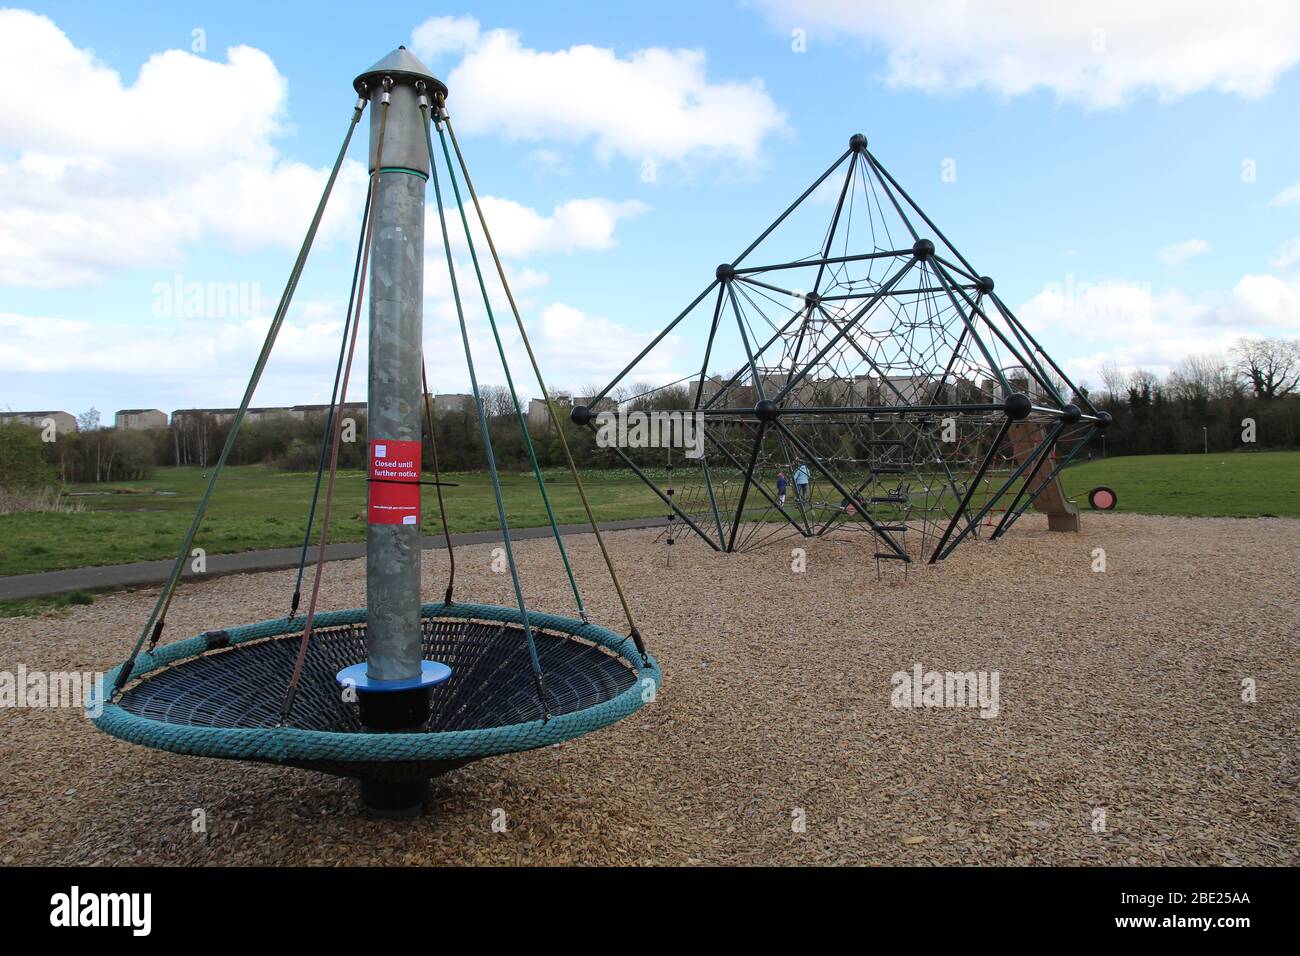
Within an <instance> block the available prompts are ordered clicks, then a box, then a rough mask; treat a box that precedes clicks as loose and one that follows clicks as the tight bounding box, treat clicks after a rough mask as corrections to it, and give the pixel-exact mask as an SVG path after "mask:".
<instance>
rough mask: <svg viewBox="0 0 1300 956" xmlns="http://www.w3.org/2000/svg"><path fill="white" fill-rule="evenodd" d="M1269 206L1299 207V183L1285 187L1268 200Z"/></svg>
mask: <svg viewBox="0 0 1300 956" xmlns="http://www.w3.org/2000/svg"><path fill="white" fill-rule="evenodd" d="M1268 204H1269V205H1270V206H1297V205H1300V183H1295V184H1294V185H1292V186H1288V187H1286V189H1284V190H1282V191H1281V192H1280V193H1278V194H1277V195H1276V196H1274V197H1273V198H1272V199H1270V200H1269V203H1268Z"/></svg>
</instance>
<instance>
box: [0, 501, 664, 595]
mask: <svg viewBox="0 0 1300 956" xmlns="http://www.w3.org/2000/svg"><path fill="white" fill-rule="evenodd" d="M667 523H668V522H667V519H665V518H631V519H628V520H625V521H603V522H601V524H600V530H601V531H623V530H626V529H628V528H657V527H661V526H663V525H665V524H667ZM560 533H561V534H566V535H567V534H584V533H585V534H590V533H591V525H589V524H562V525H560ZM550 536H551V529H550V527H549V526H543V527H541V528H512V529H510V537H511V539H512V540H518V539H523V538H549V537H550ZM500 540H501V532H500V531H473V532H469V533H466V534H453V535H452V536H451V541H452V544H455V545H461V544H491V543H492V542H494V541H500ZM442 546H443V541H442V537H441V536H438V537H426V538H425V539H424V547H425V548H440V547H442ZM365 553H366V544H365V542H364V541H347V542H342V543H339V544H331V545H329V546H328V547H327V548H326V549H325V560H326V561H342V560H347V559H348V558H360V557H363V556H364V555H365ZM300 554H301V549H300V548H272V549H270V550H267V551H242V552H240V553H238V554H214V555H210V556H209V557H208V570H207V573H206V574H204V575H202V576H203V577H212V576H213V575H220V574H243V573H245V572H248V571H274V570H277V569H279V568H296V567H297V566H298V557H299V555H300ZM307 563H308V564H309V565H313V564H315V563H316V548H311V549H310V550H309V551H308V553H307ZM171 569H172V559H168V560H166V561H137V562H136V563H135V564H112V565H107V566H105V567H102V568H69V569H68V570H66V571H43V572H41V573H39V574H15V575H11V576H10V577H0V601H20V600H25V599H27V598H34V597H43V596H45V595H47V594H62V593H64V592H67V591H88V590H91V589H95V588H121V587H134V586H138V585H148V584H162V583H163V582H164V581H166V580H167V575H168V574H170V573H171ZM181 577H182V578H188V577H195V575H193V574H192V573H190V572H189V564H188V562H187V563H186V566H185V573H183V574H182V575H181Z"/></svg>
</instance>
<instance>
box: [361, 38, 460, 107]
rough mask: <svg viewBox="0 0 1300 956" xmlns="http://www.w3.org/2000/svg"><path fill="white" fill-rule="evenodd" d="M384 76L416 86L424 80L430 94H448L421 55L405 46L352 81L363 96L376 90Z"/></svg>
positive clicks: (444, 85)
mask: <svg viewBox="0 0 1300 956" xmlns="http://www.w3.org/2000/svg"><path fill="white" fill-rule="evenodd" d="M384 77H390V78H391V79H392V81H393V82H394V83H409V84H410V85H412V86H414V85H415V83H416V82H417V81H421V80H422V81H424V84H425V85H426V86H427V87H429V92H430V94H437V93H441V94H442V95H443V96H444V97H445V96H446V95H447V86H446V84H445V83H443V82H442V80H440V79H438V78H437V77H436V76H434V75H433V73H432V72H430V70H429V68H428V67H427V66H425V65H424V64H423V63H421V62H420V59H419V57H417V56H416V55H415V54H414V53H412V52H411V51H410V50H408V49H407V48H406V47H404V46H399V47H398V48H397V49H396V50H394V51H393V52H392V53H390V54H388V56H386V57H384V58H383V59H382V60H380V61H379V62H378V63H376V64H375V65H374V66H372V67H371V68H370V69H368V70H366V71H365V72H364V73H362V74H361V75H360V76H358V77H357V78H356V79H355V80H353V81H352V88H353V89H354V90H356V91H357V93H358V94H359V95H361V96H365V95H366V91H367V90H370V91H373V90H375V89H376V88H377V87H378V86H379V84H380V83H382V82H383V81H384Z"/></svg>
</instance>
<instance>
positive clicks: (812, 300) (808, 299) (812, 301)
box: [803, 292, 822, 309]
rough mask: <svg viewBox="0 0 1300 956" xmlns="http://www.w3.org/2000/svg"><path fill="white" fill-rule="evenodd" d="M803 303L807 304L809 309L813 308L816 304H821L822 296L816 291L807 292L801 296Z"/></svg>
mask: <svg viewBox="0 0 1300 956" xmlns="http://www.w3.org/2000/svg"><path fill="white" fill-rule="evenodd" d="M803 304H804V305H806V306H808V308H810V309H815V308H817V306H819V305H821V304H822V297H821V296H819V295H818V294H817V293H816V292H809V293H808V294H807V295H805V296H804V297H803Z"/></svg>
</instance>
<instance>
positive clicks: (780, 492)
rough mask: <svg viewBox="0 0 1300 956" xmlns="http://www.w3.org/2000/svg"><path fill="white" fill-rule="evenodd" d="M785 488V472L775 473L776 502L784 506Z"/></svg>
mask: <svg viewBox="0 0 1300 956" xmlns="http://www.w3.org/2000/svg"><path fill="white" fill-rule="evenodd" d="M785 486H786V481H785V472H783V471H778V472H777V473H776V500H777V501H779V502H780V503H781V504H785Z"/></svg>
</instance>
